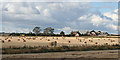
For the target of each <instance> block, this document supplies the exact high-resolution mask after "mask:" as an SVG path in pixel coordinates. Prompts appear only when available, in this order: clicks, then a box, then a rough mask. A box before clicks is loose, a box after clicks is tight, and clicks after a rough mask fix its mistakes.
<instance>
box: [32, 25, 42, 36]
mask: <svg viewBox="0 0 120 60" xmlns="http://www.w3.org/2000/svg"><path fill="white" fill-rule="evenodd" d="M40 31H41V29H40V27H35V28H34V29H33V32H34V33H35V35H38V34H39V33H40Z"/></svg>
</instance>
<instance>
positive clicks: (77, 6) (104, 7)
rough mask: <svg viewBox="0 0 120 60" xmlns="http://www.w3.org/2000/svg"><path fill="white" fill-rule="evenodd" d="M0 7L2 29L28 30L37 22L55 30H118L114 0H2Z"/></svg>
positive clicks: (112, 31) (56, 31) (36, 24)
mask: <svg viewBox="0 0 120 60" xmlns="http://www.w3.org/2000/svg"><path fill="white" fill-rule="evenodd" d="M0 6H1V4H0ZM0 8H1V10H0V11H2V12H0V15H2V20H1V22H2V25H0V26H2V31H3V32H8V33H9V32H21V33H23V32H25V33H28V32H29V31H32V29H33V28H34V27H35V26H39V27H41V29H42V30H43V29H45V28H47V27H52V28H54V29H55V33H59V32H60V31H64V32H65V33H70V32H71V31H78V30H79V31H81V32H85V31H87V30H96V31H98V30H100V31H104V32H108V33H115V34H117V33H118V3H117V2H9V3H8V2H4V3H2V7H0ZM0 31H1V30H0ZM41 32H42V31H41Z"/></svg>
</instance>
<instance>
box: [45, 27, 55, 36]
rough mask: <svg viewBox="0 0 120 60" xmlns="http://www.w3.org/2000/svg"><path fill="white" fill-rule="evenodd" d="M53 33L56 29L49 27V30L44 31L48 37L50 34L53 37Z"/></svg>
mask: <svg viewBox="0 0 120 60" xmlns="http://www.w3.org/2000/svg"><path fill="white" fill-rule="evenodd" d="M53 32H54V28H51V27H47V28H45V29H44V32H43V33H44V34H46V35H48V34H50V35H51V34H54V33H53Z"/></svg>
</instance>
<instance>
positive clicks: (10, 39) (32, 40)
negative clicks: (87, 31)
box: [1, 36, 119, 48]
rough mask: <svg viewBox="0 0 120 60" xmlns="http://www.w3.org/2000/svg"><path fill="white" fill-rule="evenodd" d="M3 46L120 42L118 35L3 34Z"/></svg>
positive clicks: (112, 43) (78, 44) (48, 45)
mask: <svg viewBox="0 0 120 60" xmlns="http://www.w3.org/2000/svg"><path fill="white" fill-rule="evenodd" d="M1 42H2V47H3V48H9V47H23V46H28V47H40V46H45V47H51V43H52V42H56V45H55V46H57V47H59V46H84V45H88V46H89V45H116V44H119V42H118V38H117V37H111V38H107V37H103V38H102V37H46V36H42V37H39V36H26V37H21V36H6V37H5V36H3V37H2V39H1Z"/></svg>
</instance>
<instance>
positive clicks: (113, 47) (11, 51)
mask: <svg viewBox="0 0 120 60" xmlns="http://www.w3.org/2000/svg"><path fill="white" fill-rule="evenodd" d="M116 49H120V45H106V46H104V45H101V46H61V47H26V46H24V47H10V48H2V54H23V53H47V52H66V51H91V50H116Z"/></svg>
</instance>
